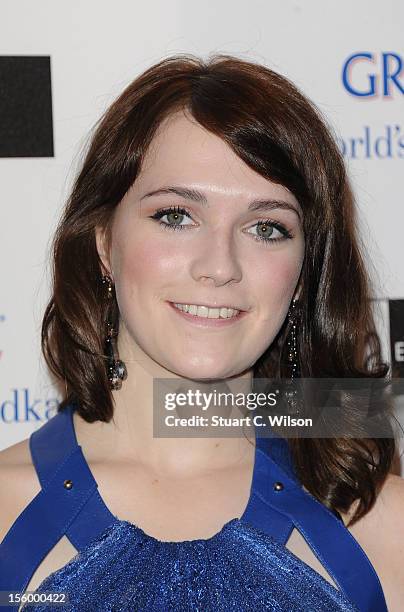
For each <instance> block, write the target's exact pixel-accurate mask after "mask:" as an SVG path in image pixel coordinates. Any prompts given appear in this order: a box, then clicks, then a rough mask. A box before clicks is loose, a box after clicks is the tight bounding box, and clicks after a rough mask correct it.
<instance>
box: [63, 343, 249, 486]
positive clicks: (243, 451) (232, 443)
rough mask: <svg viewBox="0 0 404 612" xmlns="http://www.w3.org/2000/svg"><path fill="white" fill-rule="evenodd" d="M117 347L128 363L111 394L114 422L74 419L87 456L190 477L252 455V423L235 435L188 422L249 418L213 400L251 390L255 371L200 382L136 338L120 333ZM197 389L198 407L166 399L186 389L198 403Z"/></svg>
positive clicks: (232, 406) (96, 459)
mask: <svg viewBox="0 0 404 612" xmlns="http://www.w3.org/2000/svg"><path fill="white" fill-rule="evenodd" d="M118 351H119V355H120V358H121V359H122V360H123V361H124V362H125V364H126V368H127V372H128V377H127V379H126V380H124V381H123V383H122V388H121V389H120V390H117V391H113V392H112V396H113V401H114V416H113V418H112V420H111V421H110V422H109V423H103V422H101V421H97V422H95V423H91V424H89V423H86V422H85V421H84V420H83V419H81V418H80V417H78V415H77V414H76V415H75V417H74V418H75V428H76V434H77V437H78V439H79V444H80V445H81V446H83V447H86V448H87V450H88V455H89V454H91V455H92V459H93V460H94V461H103V460H105V458H106V457H108V460H109V461H117V462H120V461H125V462H141V463H143V464H146V465H148V466H150V467H152V468H153V469H155V470H156V471H159V472H160V473H161V472H162V471H163V472H166V473H176V474H178V473H181V474H183V475H186V474H187V473H195V472H201V473H202V472H203V471H206V470H209V469H220V468H226V467H231V466H232V465H235V464H239V462H242V461H244V460H246V461H247V460H250V459H251V452H252V451H251V446H252V441H253V440H254V437H255V436H254V428H253V427H244V428H243V429H242V430H241V429H237V433H235V430H234V429H233V428H231V427H227V428H224V429H223V428H221V430H220V431H219V432H218V428H217V427H212V426H209V425H207V426H206V425H205V426H204V427H199V428H198V430H196V428H195V427H194V426H191V425H187V424H184V423H185V422H188V421H187V418H188V417H189V416H192V415H195V416H196V417H197V416H199V417H205V418H206V419H207V420H206V421H205V423H210V422H211V419H210V417H211V416H212V415H213V414H214V415H220V416H223V417H225V418H227V419H229V418H234V417H237V418H238V419H240V418H241V417H242V416H244V412H241V411H240V408H239V407H238V406H235V405H230V404H229V405H228V406H226V405H222V406H219V407H218V406H213V405H212V404H213V402H214V400H215V399H217V397H218V393H230V392H231V393H233V394H234V395H236V394H240V393H243V394H247V393H249V392H250V391H251V388H252V377H253V373H252V369H250V370H247V371H245V372H243V373H242V374H240V375H238V376H232V377H230V378H226V379H224V380H218V381H213V380H211V381H209V382H207V381H196V380H190V379H185V378H182V377H180V376H178V375H177V374H174V373H173V372H171V371H169V370H168V369H166V368H164V367H163V366H162V365H160V364H159V363H157V362H156V361H154V360H153V359H151V358H150V357H149V356H148V355H147V354H146V353H145V352H144V351H143V350H142V349H141V348H140V347H139V346H138V345H137V344H135V343H134V342H133V341H132V340H131V341H130V342H129V341H128V338H127V335H125V334H121V333H120V336H119V342H118ZM153 390H154V393H153ZM198 390H199V396H198V401H199V404H198V405H194V406H189V405H184V406H178V407H176V408H174V409H169V410H168V409H167V405H166V404H165V401H164V400H165V398H166V397H167V396H166V395H165V394H166V393H173V392H174V393H175V392H182V393H184V392H185V393H187V398H188V399H189V397H192V398H193V400H192V401H193V403H194V404H196V400H195V398H196V396H195V392H197V391H198ZM190 392H191V395H189V393H190ZM215 392H216V396H215ZM202 394H205V395H202ZM209 396H210V405H209ZM170 398H172V396H170ZM206 400H207V401H206ZM171 406H172V405H171ZM167 416H169V417H170V420H171V423H172V422H174V421H173V419H176V418H181V419H184V420H183V421H182V424H181V425H179V424H178V425H177V426H175V427H173V426H171V427H167V426H166V425H165V422H166V421H165V418H166V417H167ZM231 431H232V432H233V433H230V432H231ZM227 432H229V433H227ZM163 436H166V437H163ZM168 436H170V437H168ZM219 436H221V437H219Z"/></svg>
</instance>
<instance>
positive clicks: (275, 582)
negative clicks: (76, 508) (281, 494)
mask: <svg viewBox="0 0 404 612" xmlns="http://www.w3.org/2000/svg"><path fill="white" fill-rule="evenodd" d="M49 591H51V592H65V593H68V596H69V603H68V604H67V605H64V606H63V607H62V608H61V607H60V606H59V607H56V606H55V607H54V609H55V610H63V612H134V611H140V612H189V611H192V612H229V611H237V612H247V611H251V612H252V611H254V612H257V611H260V610H271V611H276V612H303V611H304V612H314V611H316V612H337V611H338V612H342V611H344V612H352V611H356V612H358V609H357V608H356V607H354V606H353V605H352V604H351V603H350V602H349V601H348V600H347V599H346V598H345V596H344V595H343V594H342V593H341V592H340V591H338V590H337V589H336V588H334V587H333V586H332V585H331V584H330V583H329V582H328V581H327V580H325V579H324V578H323V577H322V576H320V575H319V574H318V573H317V572H315V571H314V570H313V569H312V568H311V567H309V566H308V565H306V564H305V563H304V562H303V561H301V560H300V559H298V558H297V557H296V556H295V555H294V554H293V553H291V552H290V551H289V550H288V549H287V548H286V547H284V546H282V545H281V544H280V543H278V542H277V541H276V540H274V539H273V538H272V537H271V536H269V535H267V534H266V533H264V532H262V531H259V530H257V529H256V528H254V527H252V526H250V525H249V524H247V523H245V522H243V521H242V520H240V519H238V518H234V519H232V520H231V521H229V522H228V523H226V524H225V525H224V526H223V528H222V529H221V530H220V531H219V532H218V533H216V534H215V535H214V536H212V537H211V538H208V539H199V540H186V541H182V542H164V541H160V540H158V539H156V538H154V537H153V536H151V535H148V534H146V533H145V532H144V531H143V530H142V529H141V528H139V527H137V526H136V525H133V524H132V523H129V522H127V521H123V520H118V519H117V522H114V523H113V524H112V525H110V526H109V527H108V528H107V529H106V530H105V531H104V532H103V533H102V535H101V536H100V537H98V538H97V539H96V540H94V541H93V542H92V543H91V544H89V545H88V546H87V547H86V548H85V549H84V550H83V551H81V552H80V553H77V555H76V556H75V557H74V558H73V559H72V560H71V561H70V562H69V563H68V564H67V565H65V566H64V567H62V568H61V569H59V570H57V571H55V572H54V573H53V574H51V575H50V576H48V577H47V578H46V579H45V580H44V581H43V582H42V584H41V585H40V586H39V587H38V589H37V590H36V593H44V592H49ZM52 609H53V608H52V606H50V605H49V604H48V605H43V604H29V605H25V606H24V607H23V610H24V611H28V610H34V611H35V612H50V610H52Z"/></svg>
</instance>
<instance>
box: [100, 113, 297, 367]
mask: <svg viewBox="0 0 404 612" xmlns="http://www.w3.org/2000/svg"><path fill="white" fill-rule="evenodd" d="M276 201H278V202H280V203H276ZM301 215H302V211H301V208H300V206H299V203H298V202H297V200H296V199H295V197H294V196H293V195H292V194H291V193H290V192H289V191H288V190H287V189H286V188H285V187H282V186H279V185H276V184H274V183H272V182H270V181H268V180H266V179H265V178H263V177H262V176H260V175H259V174H257V173H256V172H254V171H253V170H252V169H251V168H249V167H248V166H247V165H246V164H245V163H244V162H243V161H242V160H241V159H240V158H239V157H237V155H236V154H235V153H234V152H233V151H232V150H231V149H230V148H229V146H228V145H227V144H225V143H224V142H223V141H222V140H221V139H220V138H218V137H217V136H215V135H213V134H212V133H210V132H208V131H206V130H205V129H204V128H203V127H202V126H201V125H199V124H198V123H196V121H195V120H193V118H192V117H191V118H188V117H187V116H186V115H185V114H184V113H182V112H179V113H176V114H174V115H171V116H170V117H169V118H168V119H167V120H166V121H165V122H164V123H162V124H161V126H160V128H159V130H158V132H157V133H156V135H155V137H154V139H153V141H152V143H151V146H150V148H149V150H148V153H147V155H146V157H145V160H144V164H143V167H142V170H141V173H140V174H139V176H138V178H137V179H136V181H135V183H134V185H133V186H132V187H131V189H130V190H129V191H128V192H127V194H126V195H125V197H124V198H123V200H122V201H121V203H120V204H119V206H118V207H117V209H116V212H115V216H114V220H113V224H112V228H111V243H110V249H109V251H106V250H105V248H104V247H105V243H104V242H103V239H102V235H101V233H100V232H98V231H97V245H98V251H99V253H100V256H101V258H102V260H103V263H104V265H105V267H106V268H107V270H109V271H110V274H111V276H112V278H113V280H114V282H115V290H116V296H117V300H118V305H119V309H120V313H121V321H120V332H119V346H120V350H121V347H125V348H124V351H123V354H121V358H122V359H125V357H126V358H127V359H129V358H130V357H132V358H139V355H141V354H143V353H145V354H146V355H147V356H148V357H150V358H152V359H153V360H154V361H155V362H157V363H158V364H160V365H161V366H163V367H164V368H166V369H168V370H169V371H171V372H173V373H174V374H177V375H179V376H182V377H187V378H191V379H220V378H226V377H229V376H233V375H237V374H241V373H242V372H244V371H245V370H246V369H248V368H250V367H252V366H253V365H254V363H255V362H256V360H257V359H258V358H259V357H260V355H261V354H262V353H263V352H264V351H265V350H266V349H267V348H268V346H269V345H270V344H271V343H272V341H273V339H274V337H275V336H276V334H277V332H278V331H279V329H280V327H281V325H282V323H283V321H284V319H285V317H286V315H287V312H288V308H289V305H290V301H291V299H292V297H293V295H294V293H295V289H296V285H297V283H298V280H299V275H300V271H301V267H302V262H303V256H304V236H303V230H302V224H301ZM287 236H290V237H287ZM174 304H180V305H189V306H190V309H189V312H184V311H183V310H180V309H178V308H176V307H175V306H174ZM204 306H205V308H203V307H204ZM206 307H209V309H208V308H206ZM180 308H181V307H180ZM182 308H184V307H182ZM227 308H229V309H233V310H227ZM235 311H241V312H240V313H239V314H238V315H237V316H233V315H234V314H236V313H235ZM198 315H199V316H198ZM206 315H208V316H206ZM222 317H226V318H222ZM229 317H230V318H229ZM128 353H131V354H128Z"/></svg>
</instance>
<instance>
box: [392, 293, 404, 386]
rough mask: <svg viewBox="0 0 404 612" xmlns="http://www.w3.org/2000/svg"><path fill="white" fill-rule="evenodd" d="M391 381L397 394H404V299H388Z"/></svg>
mask: <svg viewBox="0 0 404 612" xmlns="http://www.w3.org/2000/svg"><path fill="white" fill-rule="evenodd" d="M389 319H390V348H391V364H392V381H393V383H394V382H395V381H394V379H399V381H398V382H399V384H398V385H397V384H396V385H394V384H393V389H396V393H397V394H398V395H402V394H404V299H402V300H401V299H399V300H389Z"/></svg>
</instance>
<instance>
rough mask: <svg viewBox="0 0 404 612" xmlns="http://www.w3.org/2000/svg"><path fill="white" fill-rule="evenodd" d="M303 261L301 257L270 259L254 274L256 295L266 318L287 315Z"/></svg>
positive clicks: (260, 264) (255, 270)
mask: <svg viewBox="0 0 404 612" xmlns="http://www.w3.org/2000/svg"><path fill="white" fill-rule="evenodd" d="M301 266H302V259H301V258H299V257H281V256H279V257H276V256H272V257H268V258H267V259H266V260H263V261H261V262H260V263H259V264H258V265H257V266H256V267H255V268H254V271H253V272H252V274H253V284H254V286H255V287H256V288H257V289H256V291H255V294H256V296H257V299H258V301H259V305H260V310H261V312H262V313H263V314H264V316H265V317H272V318H273V317H274V313H276V312H280V315H281V317H282V316H283V315H284V314H286V312H287V308H288V306H289V303H290V300H291V299H292V296H293V293H294V291H295V288H296V284H297V282H298V280H299V275H300V271H301Z"/></svg>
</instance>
